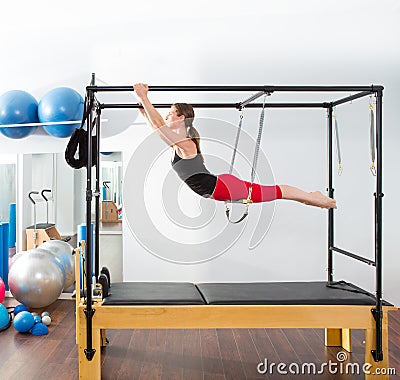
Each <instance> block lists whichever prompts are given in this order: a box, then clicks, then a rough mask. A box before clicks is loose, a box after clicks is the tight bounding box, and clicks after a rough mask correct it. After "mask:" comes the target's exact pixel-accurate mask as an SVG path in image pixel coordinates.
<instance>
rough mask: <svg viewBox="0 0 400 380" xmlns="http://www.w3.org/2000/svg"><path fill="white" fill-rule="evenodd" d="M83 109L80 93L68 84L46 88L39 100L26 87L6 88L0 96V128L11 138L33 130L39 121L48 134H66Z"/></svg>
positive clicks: (66, 135)
mask: <svg viewBox="0 0 400 380" xmlns="http://www.w3.org/2000/svg"><path fill="white" fill-rule="evenodd" d="M83 109H84V101H83V98H82V96H81V95H80V94H79V93H78V92H76V91H75V90H73V89H72V88H69V87H58V88H55V89H53V90H50V91H48V92H47V93H46V94H45V95H44V96H43V97H42V99H41V100H40V102H39V103H38V102H37V100H36V99H35V98H34V97H33V96H32V95H31V94H29V93H28V92H26V91H21V90H12V91H8V92H6V93H4V94H3V95H1V96H0V126H1V125H3V126H4V127H0V132H1V133H2V134H3V135H4V136H7V137H9V138H11V139H21V138H24V137H26V136H29V135H30V134H32V133H34V132H35V130H36V129H37V128H38V124H39V125H40V123H41V124H42V125H43V130H44V131H46V133H48V134H49V135H52V136H55V137H60V138H64V137H69V136H71V135H72V133H73V131H74V129H75V128H77V127H78V126H79V124H80V122H79V121H80V120H81V119H82V116H83ZM73 121H77V122H75V123H73ZM63 122H65V124H64V123H63ZM19 124H21V127H19V126H18V125H19ZM24 124H27V125H26V126H24Z"/></svg>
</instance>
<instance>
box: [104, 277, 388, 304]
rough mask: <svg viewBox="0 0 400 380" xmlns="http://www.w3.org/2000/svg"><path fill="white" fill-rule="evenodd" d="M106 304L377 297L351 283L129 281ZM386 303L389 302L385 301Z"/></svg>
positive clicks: (117, 286) (115, 288)
mask: <svg viewBox="0 0 400 380" xmlns="http://www.w3.org/2000/svg"><path fill="white" fill-rule="evenodd" d="M109 293H110V294H109V296H108V297H106V298H105V299H104V301H103V305H110V306H111V305H204V304H206V305H371V306H372V305H374V304H375V297H374V296H373V295H372V294H369V293H368V292H366V291H365V290H363V289H360V288H358V287H357V286H355V285H352V284H349V283H337V284H335V285H334V287H328V286H326V282H322V281H321V282H250V283H245V282H243V283H241V282H239V283H237V282H236V283H201V284H196V285H194V284H192V283H187V282H125V283H122V282H121V283H114V284H112V286H111V288H110V292H109ZM385 304H386V303H385Z"/></svg>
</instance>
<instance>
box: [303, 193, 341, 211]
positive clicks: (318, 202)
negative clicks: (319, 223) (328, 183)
mask: <svg viewBox="0 0 400 380" xmlns="http://www.w3.org/2000/svg"><path fill="white" fill-rule="evenodd" d="M309 195H310V198H309V200H308V201H307V202H305V204H307V205H310V206H316V207H321V208H328V209H329V208H337V207H336V200H335V199H332V198H329V197H327V196H326V195H324V194H322V193H321V192H320V191H313V192H311V193H309Z"/></svg>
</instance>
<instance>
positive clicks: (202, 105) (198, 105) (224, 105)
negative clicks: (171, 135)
mask: <svg viewBox="0 0 400 380" xmlns="http://www.w3.org/2000/svg"><path fill="white" fill-rule="evenodd" d="M190 104H191V105H192V107H193V108H236V109H239V108H240V103H190ZM153 105H154V107H155V108H170V107H171V104H153ZM325 105H326V103H266V104H265V108H326V107H325ZM262 106H263V105H262V103H252V104H248V105H247V106H246V108H262ZM140 107H141V106H140V105H139V104H137V103H134V104H133V103H132V104H110V103H105V104H100V108H101V109H110V108H140Z"/></svg>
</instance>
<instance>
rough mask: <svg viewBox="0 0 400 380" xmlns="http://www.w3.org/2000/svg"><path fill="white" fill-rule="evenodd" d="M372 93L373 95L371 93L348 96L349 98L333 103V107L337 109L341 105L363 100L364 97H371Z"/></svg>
mask: <svg viewBox="0 0 400 380" xmlns="http://www.w3.org/2000/svg"><path fill="white" fill-rule="evenodd" d="M371 93H372V92H371V91H363V92H359V93H357V94H354V95H350V96H347V97H345V98H343V99H339V100H336V101H334V102H332V106H333V107H335V106H338V105H339V104H343V103H347V102H351V101H352V100H355V99H359V98H362V97H363V96H368V95H371Z"/></svg>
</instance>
